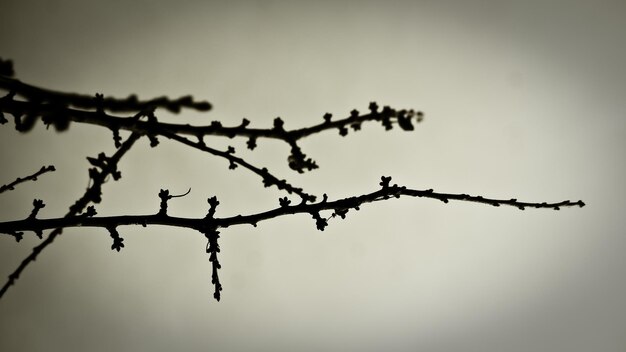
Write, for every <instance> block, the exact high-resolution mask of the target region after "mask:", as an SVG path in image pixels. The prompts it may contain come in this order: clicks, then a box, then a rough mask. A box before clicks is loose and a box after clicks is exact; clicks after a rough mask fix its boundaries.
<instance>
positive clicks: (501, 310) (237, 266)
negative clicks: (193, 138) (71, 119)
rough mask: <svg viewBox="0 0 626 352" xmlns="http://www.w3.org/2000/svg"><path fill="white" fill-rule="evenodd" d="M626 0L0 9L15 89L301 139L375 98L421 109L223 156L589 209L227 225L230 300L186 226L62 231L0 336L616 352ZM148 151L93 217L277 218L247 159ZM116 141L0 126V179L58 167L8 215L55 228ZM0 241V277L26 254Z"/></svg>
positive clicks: (6, 4)
mask: <svg viewBox="0 0 626 352" xmlns="http://www.w3.org/2000/svg"><path fill="white" fill-rule="evenodd" d="M624 18H626V3H624V2H623V1H621V0H618V1H608V0H600V1H598V0H594V1H566V0H561V1H539V0H530V1H528V0H527V1H495V0H493V1H490V0H484V1H479V0H465V1H461V0H458V1H453V0H449V1H405V2H399V1H384V2H383V1H380V2H371V1H370V2H367V1H316V2H313V1H309V2H298V1H284V2H281V1H246V2H239V1H229V2H218V1H106V2H104V1H101V2H95V1H76V0H73V1H29V0H19V1H6V0H5V1H2V3H1V4H0V56H1V57H2V58H4V59H12V60H13V61H14V63H15V71H16V77H17V78H18V79H20V80H22V81H24V82H27V83H31V84H35V85H38V86H42V87H47V88H53V89H58V90H61V91H68V92H80V93H86V94H95V93H103V94H105V95H111V96H118V97H125V96H127V95H129V94H131V93H136V94H138V95H139V96H140V97H141V98H151V97H154V96H160V95H163V94H166V95H170V96H173V97H176V96H180V95H185V94H193V95H194V96H195V97H196V98H199V99H207V100H209V101H210V102H211V103H212V104H213V105H214V109H213V110H212V111H211V112H209V113H208V114H201V113H197V112H193V111H191V112H190V111H187V112H184V113H182V114H180V115H168V114H167V113H166V112H157V115H158V116H159V118H160V119H161V120H163V121H178V122H180V123H189V124H195V125H204V124H209V123H210V122H211V121H213V120H219V121H222V123H223V124H224V125H233V126H234V125H237V124H239V123H240V121H241V119H242V118H244V117H245V118H247V119H248V120H250V121H251V127H258V128H267V127H271V126H272V121H273V119H274V118H275V117H277V116H280V117H281V118H282V119H283V120H284V121H285V127H286V128H288V129H290V128H299V127H304V126H310V125H313V124H317V123H319V122H321V121H322V116H323V114H324V113H326V112H330V113H332V114H333V115H334V116H336V117H338V118H339V117H346V116H348V115H349V112H350V110H352V109H355V108H356V109H358V110H360V111H366V109H367V106H368V104H369V102H370V101H376V102H378V104H379V105H381V106H382V105H390V106H392V107H394V108H414V109H418V110H421V111H424V113H425V120H424V122H423V123H421V124H420V125H418V126H417V128H416V130H415V131H413V132H410V133H407V132H403V131H400V130H396V129H394V130H392V131H389V132H385V131H384V129H383V128H382V127H381V126H379V125H375V124H369V125H364V126H363V131H361V132H359V133H352V132H351V133H350V134H349V135H348V136H347V137H345V138H342V137H340V136H339V134H338V133H337V131H327V132H325V133H323V134H319V135H314V136H311V137H310V138H307V139H306V140H304V141H303V142H302V147H303V149H304V152H305V153H306V154H307V155H308V156H310V157H312V158H314V159H315V160H316V161H317V163H318V164H319V165H320V169H318V170H315V171H313V172H311V173H308V174H304V175H299V174H297V173H295V172H293V171H292V170H290V169H289V168H288V167H287V162H286V159H287V156H288V154H289V149H288V146H287V145H283V144H281V143H278V142H275V141H264V140H259V143H258V144H259V147H258V149H257V150H255V151H253V152H250V151H246V150H245V142H246V140H245V139H234V140H223V139H221V138H214V139H207V140H206V141H207V143H208V144H209V145H212V146H215V147H219V148H225V147H226V146H228V145H232V146H234V147H235V148H236V149H237V153H238V154H239V155H241V156H243V157H245V158H247V159H249V160H250V161H251V162H254V163H255V164H257V165H259V166H263V167H268V168H269V169H270V170H272V171H273V172H274V173H275V174H277V175H279V176H280V177H281V178H286V179H287V180H289V181H290V182H291V183H292V184H294V185H296V186H298V187H304V188H305V190H308V191H309V192H310V193H314V194H317V195H321V194H323V193H327V194H328V195H329V197H330V198H331V199H337V198H341V197H346V196H352V195H357V194H363V193H368V192H371V191H373V190H375V189H377V188H378V187H379V186H378V182H379V179H380V176H382V175H389V176H393V177H394V179H393V180H394V182H397V183H399V184H402V185H406V186H408V187H410V188H418V189H427V188H433V189H435V190H437V191H442V192H451V193H469V194H473V195H482V196H485V197H494V198H518V199H520V200H526V201H538V202H543V201H548V202H552V201H561V200H566V199H571V200H574V201H575V200H578V199H582V200H583V201H585V203H586V204H587V206H586V207H584V208H582V209H580V208H567V209H561V210H560V211H558V212H556V211H553V210H533V209H528V210H525V211H519V210H517V209H515V208H509V207H499V208H494V207H490V206H485V205H480V204H474V203H459V202H452V203H449V204H443V203H442V202H439V201H435V200H428V199H417V198H416V199H413V198H408V199H400V200H390V201H387V202H380V203H376V204H371V205H367V206H364V207H363V208H362V209H361V211H359V212H350V213H349V214H348V216H347V218H346V219H345V220H334V219H333V220H332V221H330V226H329V227H328V228H327V229H326V231H324V232H319V231H317V230H316V229H315V222H314V220H313V219H311V218H310V216H304V215H302V216H293V217H286V218H281V219H273V220H270V221H266V222H263V223H260V224H259V226H258V227H257V228H252V227H251V226H239V227H231V228H229V229H226V230H224V231H222V238H221V242H220V244H221V248H222V252H221V253H220V261H221V263H222V269H221V271H220V276H221V281H222V284H223V286H224V290H223V291H222V297H223V298H222V301H221V302H219V303H218V302H216V301H215V300H213V298H212V292H213V287H212V285H211V266H210V263H209V260H208V259H209V258H208V255H207V254H206V253H205V245H206V243H205V241H206V240H205V239H204V237H203V235H202V234H200V233H196V232H193V231H183V230H177V229H173V228H166V227H149V228H145V229H144V228H140V227H137V228H135V227H120V228H119V229H118V230H119V231H120V233H121V234H122V236H123V237H124V238H125V245H126V247H125V248H124V249H123V250H122V251H121V252H120V253H117V252H114V251H111V250H110V246H111V239H110V237H109V235H108V233H107V232H106V231H103V230H101V229H89V228H86V229H71V230H67V231H65V232H64V234H63V235H62V236H61V237H60V238H59V239H57V240H56V241H55V243H54V244H53V245H52V246H51V247H49V248H48V249H47V250H46V251H45V252H44V253H42V255H41V256H40V258H39V259H38V260H37V261H36V262H35V263H33V264H32V265H31V266H30V267H28V268H27V270H26V271H25V272H24V274H23V275H22V277H21V278H20V280H19V281H18V282H17V284H16V286H14V287H12V288H11V289H10V290H9V291H8V293H7V294H6V295H5V297H4V298H3V299H2V300H0V350H2V351H44V350H45V351H137V350H149V351H171V350H181V351H206V350H214V351H324V350H328V351H368V350H371V351H381V350H388V351H416V350H422V351H620V350H623V349H624V348H626V337H625V336H626V335H625V334H624V331H625V329H626V304H624V297H626V282H625V280H624V271H625V269H626V262H625V260H624V255H623V253H624V250H625V249H626V240H625V239H624V234H625V233H624V232H625V229H626V220H624V216H623V212H624V209H625V207H626V190H625V187H624V183H623V180H624V179H626V168H625V158H624V156H623V152H624V150H626V142H625V140H626V139H625V138H626V119H625V118H624V115H625V113H626V99H624V96H626V70H625V69H624V62H626V39H625V38H626V21H624ZM148 144H149V143H148V141H147V140H141V141H140V142H138V144H137V145H136V147H134V148H133V150H131V151H130V152H129V154H128V155H127V156H126V157H125V158H124V159H123V161H122V162H121V164H120V169H121V171H122V175H123V178H122V179H121V180H120V181H119V182H112V181H110V182H108V183H106V184H105V186H104V196H103V202H102V204H100V205H98V206H97V210H98V213H99V214H100V215H103V216H106V215H122V214H149V213H154V212H156V211H157V210H158V203H159V199H158V196H157V194H158V192H159V190H160V189H161V188H166V189H169V190H170V191H171V192H172V193H183V192H185V191H186V190H187V189H188V188H190V187H191V189H192V191H191V193H190V194H189V195H188V196H186V197H184V198H176V199H173V200H172V201H171V202H170V206H169V212H170V213H171V214H173V215H179V216H189V217H200V216H204V214H206V211H207V203H206V199H207V198H208V197H210V196H213V195H216V196H217V197H218V198H219V200H220V206H219V208H218V213H217V216H232V215H236V214H248V213H253V212H259V211H263V210H267V209H271V208H274V207H276V206H277V205H278V198H280V197H283V196H284V194H283V193H281V192H279V191H277V190H276V189H274V188H263V187H262V183H261V181H260V179H259V178H258V177H257V176H256V175H253V174H251V173H250V172H246V170H245V169H243V168H238V169H237V170H235V171H230V170H228V164H227V162H225V161H224V160H221V159H216V158H212V157H211V156H210V155H204V154H203V153H200V152H198V151H193V150H190V149H188V148H185V147H184V146H180V145H177V144H175V143H173V142H170V141H167V140H165V139H162V140H161V144H160V145H159V146H158V147H157V148H154V149H151V148H150V147H149V145H148ZM113 150H114V147H113V142H112V138H111V132H110V131H109V130H107V129H103V128H99V127H91V126H80V125H77V124H75V125H72V126H71V127H70V129H69V131H67V132H64V133H56V132H54V131H53V130H52V129H50V130H46V129H45V127H44V126H42V125H41V124H40V125H38V126H37V127H36V128H35V129H34V130H33V131H31V132H30V133H28V134H24V135H22V134H18V133H17V132H16V131H15V129H14V128H13V126H12V125H11V124H6V125H3V126H1V127H0V158H1V159H0V160H1V163H0V165H2V167H1V168H0V176H1V177H0V184H5V183H8V182H10V181H11V180H13V179H15V178H16V177H18V176H23V175H26V174H28V173H30V172H33V171H35V170H37V169H39V168H40V167H41V166H42V165H49V164H53V165H55V166H56V168H57V171H56V172H54V173H51V174H47V175H45V176H43V177H41V178H40V179H39V180H38V181H37V182H35V183H29V184H24V185H22V186H20V187H19V188H18V189H16V190H15V191H12V192H9V193H4V194H2V195H1V196H0V221H8V220H13V219H20V218H24V217H26V216H27V215H28V214H29V213H30V210H31V207H32V205H31V204H32V200H33V199H34V198H40V199H43V200H44V201H45V203H46V204H47V206H46V207H45V208H44V209H42V210H41V212H40V217H60V216H63V214H64V213H65V212H66V211H67V208H68V206H70V205H71V204H73V202H74V201H75V200H76V199H77V198H78V197H80V196H81V195H82V193H83V192H84V190H85V187H86V186H87V183H88V177H87V169H88V167H89V165H88V163H87V161H86V159H85V157H87V156H96V155H97V154H98V153H100V152H105V153H107V154H111V153H112V152H113ZM5 237H6V236H4V237H1V238H0V276H1V277H6V276H7V275H8V274H9V273H10V272H12V271H13V270H14V269H15V268H16V267H17V265H18V264H19V262H20V261H21V259H22V258H23V257H24V256H26V255H27V254H28V253H29V252H30V250H31V248H32V247H33V246H34V245H36V243H37V239H36V238H35V237H34V235H32V234H27V235H26V236H25V237H26V238H25V240H24V241H22V242H20V243H19V244H18V243H15V242H14V241H13V240H12V239H11V238H8V237H7V238H5Z"/></svg>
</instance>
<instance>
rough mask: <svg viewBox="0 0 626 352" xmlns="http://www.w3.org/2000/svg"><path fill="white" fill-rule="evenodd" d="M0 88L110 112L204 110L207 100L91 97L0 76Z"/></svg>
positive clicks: (34, 97)
mask: <svg viewBox="0 0 626 352" xmlns="http://www.w3.org/2000/svg"><path fill="white" fill-rule="evenodd" d="M0 88H2V89H5V90H7V91H9V92H13V93H15V94H17V95H19V96H22V97H24V98H26V99H28V100H29V101H39V102H52V101H53V102H55V103H56V104H62V105H71V106H75V107H77V108H80V109H106V110H109V111H113V112H127V111H137V110H145V109H148V108H164V109H167V110H168V111H170V112H174V113H178V112H180V111H181V109H183V108H188V109H194V110H197V111H208V110H210V109H211V104H210V103H208V102H206V101H199V102H197V101H194V100H193V97H192V96H190V95H187V96H183V97H180V98H177V99H170V98H168V97H165V96H163V97H159V98H154V99H150V100H143V101H142V100H139V99H138V98H137V96H136V95H130V96H128V97H127V98H123V99H119V98H113V97H106V98H104V97H103V96H101V95H98V96H99V97H100V99H97V98H96V99H94V96H93V95H84V94H75V93H63V92H57V91H53V90H49V89H44V88H39V87H36V86H32V85H29V84H26V83H23V82H21V81H19V80H17V79H13V78H8V77H2V76H0Z"/></svg>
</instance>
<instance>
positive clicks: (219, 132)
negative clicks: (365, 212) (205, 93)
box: [0, 97, 423, 145]
mask: <svg viewBox="0 0 626 352" xmlns="http://www.w3.org/2000/svg"><path fill="white" fill-rule="evenodd" d="M0 111H2V112H5V113H9V114H12V115H14V116H22V115H26V116H44V117H48V119H49V120H51V121H53V122H52V123H54V122H57V123H60V121H58V120H60V119H66V120H67V121H63V124H64V125H67V123H69V122H70V121H71V122H77V123H87V124H91V125H96V126H102V127H107V128H109V129H111V130H128V131H132V132H137V133H141V134H143V135H159V134H161V132H163V131H167V132H169V133H173V134H179V135H191V136H195V137H197V138H202V137H205V136H223V137H228V138H234V137H247V138H250V139H251V140H256V139H259V138H270V139H278V140H282V141H285V142H287V143H288V144H290V145H292V144H293V143H295V142H296V141H298V140H299V139H302V138H305V137H308V136H310V135H312V134H315V133H319V132H322V131H325V130H331V129H337V130H339V133H340V134H341V135H346V134H347V133H348V132H347V131H348V130H347V127H351V128H352V129H353V130H355V131H356V130H359V129H360V126H361V124H362V123H364V122H367V121H378V122H381V123H383V125H384V127H385V128H386V129H391V126H392V124H395V123H397V124H399V125H400V127H401V128H402V129H404V130H407V131H410V130H413V129H414V126H413V124H412V122H411V120H412V118H413V117H415V120H416V121H417V122H421V121H422V119H423V114H422V113H421V112H415V111H412V110H395V109H391V108H389V107H385V108H383V110H382V111H380V112H379V111H378V106H377V105H376V104H375V103H372V104H370V112H369V113H366V114H362V115H360V114H359V112H358V111H356V110H353V111H352V112H351V115H350V116H349V117H346V118H344V119H341V120H336V121H331V115H330V114H326V115H324V122H322V123H320V124H317V125H313V126H310V127H306V128H300V129H294V130H285V129H284V128H283V122H282V120H281V119H280V118H277V119H276V120H274V127H273V128H271V129H268V128H266V129H263V128H249V127H247V126H248V124H249V123H250V122H249V121H248V120H246V119H244V120H243V121H242V123H241V124H240V125H239V126H235V127H224V126H222V124H221V123H220V122H218V121H214V122H213V123H211V124H210V125H204V126H193V125H190V124H174V123H164V122H152V121H141V120H138V119H135V118H133V117H130V116H128V117H121V116H114V115H110V114H106V113H104V112H101V111H86V110H78V109H72V108H68V107H65V106H63V105H62V104H61V105H59V104H58V103H57V102H55V103H36V102H26V101H18V100H13V99H9V98H8V97H5V98H2V99H0ZM157 127H158V128H157Z"/></svg>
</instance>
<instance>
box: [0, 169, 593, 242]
mask: <svg viewBox="0 0 626 352" xmlns="http://www.w3.org/2000/svg"><path fill="white" fill-rule="evenodd" d="M389 179H390V178H383V182H381V185H382V188H381V189H379V190H377V191H375V192H371V193H368V194H364V195H361V196H356V197H349V198H343V199H339V200H336V201H328V200H327V198H326V197H324V199H323V200H322V201H320V202H317V203H300V204H297V205H289V201H284V200H281V202H280V203H281V205H280V206H279V207H278V208H275V209H272V210H268V211H265V212H261V213H256V214H250V215H237V216H232V217H224V218H213V217H204V218H184V217H173V216H169V215H167V214H164V213H157V214H154V215H124V216H109V217H78V216H74V217H65V218H56V219H35V218H27V219H24V220H18V221H8V222H2V223H0V233H12V232H16V231H41V230H45V229H51V228H67V227H102V228H111V227H116V226H124V225H142V226H147V225H165V226H173V227H179V228H189V229H193V230H197V231H201V232H204V231H206V229H207V228H227V227H230V226H233V225H241V224H250V225H254V226H256V225H257V223H259V222H261V221H265V220H269V219H273V218H276V217H280V216H286V215H293V214H311V215H313V217H314V218H315V219H316V220H317V221H318V223H317V227H318V229H320V230H323V229H324V228H325V227H326V225H327V224H325V223H324V222H325V220H324V219H322V218H320V217H319V212H320V211H323V210H334V213H333V216H337V215H338V216H341V217H342V218H343V217H345V214H346V213H347V211H348V210H350V209H356V210H358V209H359V207H360V206H361V205H363V204H365V203H372V202H377V201H382V200H387V199H390V198H400V197H401V196H408V197H420V198H432V199H437V200H440V201H443V202H444V203H448V202H449V201H450V200H457V201H465V202H475V203H482V204H488V205H492V206H501V205H508V206H513V207H517V208H519V209H521V210H524V209H525V208H538V209H540V208H546V209H555V210H559V209H560V208H562V207H572V206H579V207H583V206H584V205H585V204H584V203H583V202H582V201H580V200H579V201H576V202H572V201H569V200H566V201H562V202H556V203H546V202H542V203H532V202H520V201H518V200H516V199H492V198H485V197H482V196H471V195H467V194H452V193H438V192H434V191H433V190H432V189H428V190H416V189H408V188H406V187H400V186H397V185H393V186H389V185H388V181H386V180H389ZM316 214H317V216H316Z"/></svg>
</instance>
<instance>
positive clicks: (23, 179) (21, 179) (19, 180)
mask: <svg viewBox="0 0 626 352" xmlns="http://www.w3.org/2000/svg"><path fill="white" fill-rule="evenodd" d="M52 171H56V169H55V168H54V166H53V165H49V166H42V167H41V169H39V171H37V172H35V173H34V174H32V175H29V176H26V177H18V178H17V179H16V180H15V181H13V182H11V183H9V184H7V185H3V186H0V193H3V192H5V191H12V190H14V189H15V186H17V185H18V184H20V183H22V182H26V181H37V177H38V176H41V175H43V174H45V173H46V172H52Z"/></svg>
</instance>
